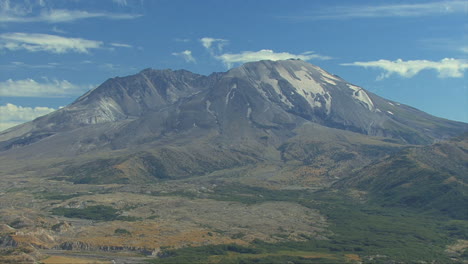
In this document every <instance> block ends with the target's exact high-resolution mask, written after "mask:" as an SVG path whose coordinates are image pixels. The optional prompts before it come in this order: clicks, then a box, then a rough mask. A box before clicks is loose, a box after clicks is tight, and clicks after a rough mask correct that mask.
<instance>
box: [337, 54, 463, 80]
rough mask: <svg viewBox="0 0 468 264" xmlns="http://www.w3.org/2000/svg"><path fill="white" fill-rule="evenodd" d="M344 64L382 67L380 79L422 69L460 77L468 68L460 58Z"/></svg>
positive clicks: (445, 75)
mask: <svg viewBox="0 0 468 264" xmlns="http://www.w3.org/2000/svg"><path fill="white" fill-rule="evenodd" d="M341 65H344V66H359V67H364V68H378V69H382V70H383V71H384V73H382V74H381V75H380V76H379V77H378V78H377V79H378V80H381V79H384V78H388V77H389V76H391V75H393V74H396V75H400V76H402V77H405V78H410V77H413V76H415V75H416V74H418V73H419V72H421V71H423V70H435V71H437V72H438V74H439V75H438V76H439V77H440V78H448V77H451V78H460V77H463V75H464V71H465V70H466V69H468V61H467V60H462V59H453V58H445V59H442V60H440V61H428V60H408V61H404V60H402V59H398V60H395V61H389V60H378V61H367V62H353V63H343V64H341Z"/></svg>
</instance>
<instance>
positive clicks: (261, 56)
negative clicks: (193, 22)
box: [216, 49, 331, 68]
mask: <svg viewBox="0 0 468 264" xmlns="http://www.w3.org/2000/svg"><path fill="white" fill-rule="evenodd" d="M216 58H217V59H219V60H221V61H222V62H223V63H224V64H225V65H226V66H227V67H228V68H231V67H232V65H233V64H235V63H246V62H250V61H259V60H273V61H276V60H287V59H301V60H305V61H308V60H312V59H319V60H328V59H331V57H328V56H322V55H319V54H315V53H314V52H312V51H307V52H304V53H302V54H292V53H289V52H274V51H273V50H268V49H262V50H259V51H243V52H241V53H225V54H221V55H220V56H216Z"/></svg>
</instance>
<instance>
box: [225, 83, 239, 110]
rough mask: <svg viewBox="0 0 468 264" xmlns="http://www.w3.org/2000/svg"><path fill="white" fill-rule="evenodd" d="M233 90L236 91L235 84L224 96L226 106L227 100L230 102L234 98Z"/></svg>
mask: <svg viewBox="0 0 468 264" xmlns="http://www.w3.org/2000/svg"><path fill="white" fill-rule="evenodd" d="M235 89H237V83H235V84H233V85H232V86H231V89H230V90H229V92H228V93H227V94H226V99H225V104H226V105H228V103H229V100H231V99H232V98H234V95H235Z"/></svg>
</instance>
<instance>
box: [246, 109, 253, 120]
mask: <svg viewBox="0 0 468 264" xmlns="http://www.w3.org/2000/svg"><path fill="white" fill-rule="evenodd" d="M251 115H252V108H250V106H249V107H248V108H247V119H248V120H249V121H250V116H251Z"/></svg>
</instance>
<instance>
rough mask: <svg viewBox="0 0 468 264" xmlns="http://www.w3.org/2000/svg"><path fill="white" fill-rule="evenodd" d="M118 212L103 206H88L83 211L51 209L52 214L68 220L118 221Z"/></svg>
mask: <svg viewBox="0 0 468 264" xmlns="http://www.w3.org/2000/svg"><path fill="white" fill-rule="evenodd" d="M117 212H118V210H117V209H115V208H113V207H111V206H105V205H95V206H89V207H86V208H83V209H79V208H63V207H57V208H54V209H52V214H54V215H63V216H65V217H69V218H81V219H89V220H99V221H113V220H119V217H120V216H119V215H118V213H117Z"/></svg>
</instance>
